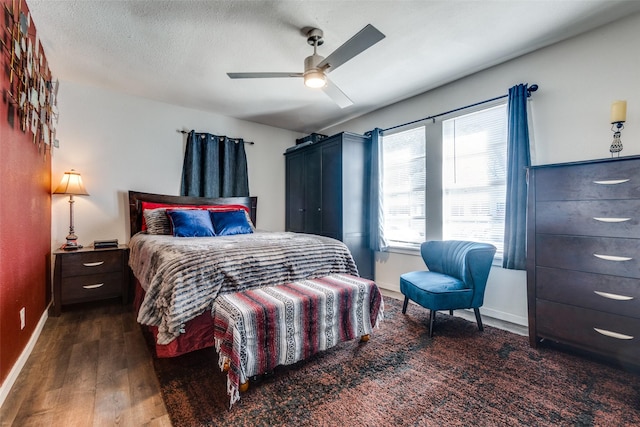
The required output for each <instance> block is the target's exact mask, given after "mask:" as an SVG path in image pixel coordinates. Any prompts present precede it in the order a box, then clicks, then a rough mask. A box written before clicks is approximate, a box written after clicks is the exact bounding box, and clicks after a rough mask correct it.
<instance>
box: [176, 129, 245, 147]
mask: <svg viewBox="0 0 640 427" xmlns="http://www.w3.org/2000/svg"><path fill="white" fill-rule="evenodd" d="M176 132H179V133H182V134H188V133H190V131H188V130H183V129H176ZM196 133H198V132H196ZM229 139H242V138H229ZM242 142H244V143H245V144H249V145H254V144H255V142H253V141H242Z"/></svg>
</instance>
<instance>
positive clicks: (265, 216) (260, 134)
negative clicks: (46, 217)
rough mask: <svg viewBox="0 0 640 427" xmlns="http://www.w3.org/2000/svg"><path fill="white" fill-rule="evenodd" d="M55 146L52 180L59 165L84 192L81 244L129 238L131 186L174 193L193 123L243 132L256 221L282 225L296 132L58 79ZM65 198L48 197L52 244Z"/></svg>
mask: <svg viewBox="0 0 640 427" xmlns="http://www.w3.org/2000/svg"><path fill="white" fill-rule="evenodd" d="M58 107H59V110H60V121H59V125H58V133H57V135H58V139H59V140H60V148H59V149H56V150H54V152H53V160H52V185H53V187H54V189H55V187H56V186H57V185H58V183H59V182H60V179H61V177H62V174H63V173H64V171H66V170H69V169H71V168H74V169H76V170H78V171H79V172H80V173H81V174H82V178H83V181H84V184H85V186H86V188H87V191H88V192H89V194H90V196H76V197H75V200H76V202H75V206H74V213H75V221H74V222H75V230H76V234H77V235H78V237H79V239H78V240H79V242H80V243H81V244H84V245H88V244H91V243H92V242H93V241H94V240H96V239H107V238H117V239H118V240H119V241H120V242H128V240H129V235H128V233H129V226H128V224H129V220H128V215H129V211H128V199H127V197H128V196H127V192H128V191H129V190H136V191H145V192H151V193H160V194H172V195H177V194H178V193H179V191H180V177H181V172H182V159H183V151H184V141H185V136H184V135H183V134H181V133H179V132H177V130H179V129H186V130H191V129H195V130H196V131H199V132H209V133H214V134H218V135H228V136H231V137H239V138H244V139H245V140H247V141H253V142H255V144H254V145H246V146H245V149H246V152H247V163H248V168H249V189H250V192H251V195H252V196H258V218H257V226H258V228H261V229H266V230H272V231H281V230H284V204H285V199H284V188H285V179H284V165H285V163H284V156H283V153H284V151H285V149H286V148H287V147H290V146H292V145H294V144H295V139H296V138H299V137H300V134H299V133H297V132H290V131H288V130H283V129H278V128H273V127H269V126H264V125H260V124H256V123H251V122H247V121H242V120H236V119H232V118H229V117H225V116H221V115H216V114H212V113H207V112H203V111H197V110H191V109H187V108H183V107H179V106H174V105H169V104H164V103H159V102H154V101H149V100H145V99H141V98H136V97H130V96H126V95H122V94H118V93H114V92H109V91H106V90H103V89H99V88H96V87H91V86H83V85H79V84H74V83H71V82H67V81H62V82H61V83H60V91H59V101H58ZM68 200H69V199H68V197H67V196H55V195H54V196H53V201H52V237H51V238H52V247H53V248H56V247H59V246H60V245H61V244H62V243H64V242H65V237H66V235H67V234H68V231H69V203H68Z"/></svg>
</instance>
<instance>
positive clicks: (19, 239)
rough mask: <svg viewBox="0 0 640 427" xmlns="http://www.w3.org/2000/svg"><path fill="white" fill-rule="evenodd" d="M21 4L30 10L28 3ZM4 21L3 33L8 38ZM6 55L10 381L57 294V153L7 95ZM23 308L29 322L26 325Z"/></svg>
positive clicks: (6, 2)
mask: <svg viewBox="0 0 640 427" xmlns="http://www.w3.org/2000/svg"><path fill="white" fill-rule="evenodd" d="M13 3H17V2H13ZM19 3H20V4H21V5H22V9H23V11H24V12H28V10H27V6H26V4H25V2H24V1H22V2H19ZM2 6H3V7H2V11H1V12H2V15H3V16H4V14H5V7H8V8H9V9H10V10H11V8H12V1H11V0H2ZM2 22H3V27H2V28H0V33H1V34H2V38H3V40H4V41H5V42H6V41H7V37H8V34H7V31H6V29H5V28H4V22H5V20H4V19H3V21H2ZM32 29H33V25H32V26H31V30H32ZM31 30H30V32H29V35H30V37H32V38H33V39H32V40H35V34H31ZM0 55H2V59H1V60H0V63H2V64H3V66H2V71H1V73H2V74H1V77H0V81H1V86H0V87H1V89H2V99H1V100H0V383H4V381H5V379H6V378H7V376H8V374H9V372H10V371H11V369H12V368H13V366H14V365H15V363H16V361H17V360H18V358H19V356H20V354H21V353H22V352H23V351H24V349H25V347H26V345H27V343H28V341H29V339H30V338H31V335H32V334H33V332H34V330H35V327H36V326H37V323H38V321H39V320H40V317H41V316H42V314H43V313H44V311H45V309H46V307H47V305H48V302H49V301H50V299H51V296H50V286H49V283H50V279H49V277H50V258H51V153H50V151H49V149H48V147H46V149H45V145H44V144H42V143H40V144H38V143H34V135H33V133H31V132H30V131H27V132H23V131H22V130H21V129H20V124H19V117H18V114H17V113H15V111H13V110H12V109H11V108H10V102H11V100H10V97H8V96H7V90H8V88H9V87H10V85H9V73H8V71H7V68H8V67H7V64H8V61H9V59H10V56H9V54H8V53H7V52H6V51H5V50H4V49H2V51H1V53H0ZM11 120H13V126H12V124H11ZM22 307H25V309H26V327H25V328H24V329H22V330H21V329H20V309H21V308H22Z"/></svg>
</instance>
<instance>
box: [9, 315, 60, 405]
mask: <svg viewBox="0 0 640 427" xmlns="http://www.w3.org/2000/svg"><path fill="white" fill-rule="evenodd" d="M48 318H49V310H48V308H47V309H45V310H44V313H42V316H40V320H39V321H38V324H37V325H36V328H35V330H34V331H33V334H31V338H29V342H27V346H26V347H25V348H24V350H23V351H22V354H21V355H20V357H19V358H18V360H17V361H16V363H15V364H14V365H13V368H11V371H10V372H9V375H8V376H7V378H6V379H5V380H4V382H3V383H2V386H0V408H1V407H2V405H4V401H5V399H6V398H7V396H8V395H9V392H10V391H11V387H13V384H14V383H15V382H16V380H17V379H18V375H20V371H22V368H24V365H25V364H26V363H27V360H28V359H29V356H30V355H31V352H32V351H33V348H34V347H35V345H36V342H37V341H38V338H40V333H41V332H42V328H44V324H45V323H46V322H47V319H48Z"/></svg>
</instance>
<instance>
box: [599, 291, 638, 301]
mask: <svg viewBox="0 0 640 427" xmlns="http://www.w3.org/2000/svg"><path fill="white" fill-rule="evenodd" d="M593 292H594V293H595V294H596V295H600V296H601V297H603V298H609V299H614V300H616V301H630V300H632V299H633V297H628V296H626V295H618V294H610V293H609V292H601V291H593Z"/></svg>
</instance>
